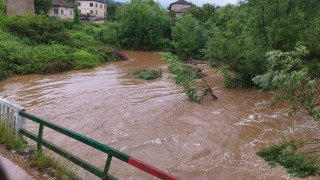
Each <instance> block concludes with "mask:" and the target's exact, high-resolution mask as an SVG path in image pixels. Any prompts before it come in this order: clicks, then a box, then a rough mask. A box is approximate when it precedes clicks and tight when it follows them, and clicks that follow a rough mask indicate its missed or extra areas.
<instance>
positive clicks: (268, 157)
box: [257, 140, 320, 178]
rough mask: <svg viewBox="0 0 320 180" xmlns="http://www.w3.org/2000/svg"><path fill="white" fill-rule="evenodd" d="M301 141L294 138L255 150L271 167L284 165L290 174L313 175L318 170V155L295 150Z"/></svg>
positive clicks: (301, 176) (319, 168)
mask: <svg viewBox="0 0 320 180" xmlns="http://www.w3.org/2000/svg"><path fill="white" fill-rule="evenodd" d="M299 146H301V143H300V144H299V143H297V142H295V141H294V140H290V141H289V142H284V143H281V144H279V145H274V146H271V147H269V148H265V149H262V150H260V151H259V152H257V155H258V156H260V157H262V158H264V159H265V161H267V162H268V163H269V164H270V166H271V167H276V166H277V165H278V164H279V165H281V166H284V167H285V168H286V169H287V171H288V173H290V174H291V175H292V176H295V177H300V178H304V177H307V176H314V175H315V174H316V173H318V172H319V170H320V166H319V157H318V156H315V155H309V154H306V153H304V152H297V149H298V147H299Z"/></svg>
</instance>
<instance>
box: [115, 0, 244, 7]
mask: <svg viewBox="0 0 320 180" xmlns="http://www.w3.org/2000/svg"><path fill="white" fill-rule="evenodd" d="M114 1H118V2H129V1H130V0H114ZM155 1H158V2H159V3H160V4H161V5H162V7H164V8H167V7H168V6H169V5H170V4H171V3H173V2H176V1H177V0H155ZM186 1H188V2H190V1H191V3H192V4H195V5H197V6H202V5H203V4H207V3H209V4H215V5H216V6H225V5H226V4H237V2H238V0H186Z"/></svg>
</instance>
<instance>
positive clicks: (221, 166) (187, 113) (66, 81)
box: [0, 51, 320, 180]
mask: <svg viewBox="0 0 320 180" xmlns="http://www.w3.org/2000/svg"><path fill="white" fill-rule="evenodd" d="M124 53H125V54H127V55H128V56H129V57H130V58H132V59H133V60H131V61H120V62H112V63H107V64H105V65H103V66H100V67H97V68H94V69H90V70H81V71H71V72H67V73H64V74H55V75H27V76H18V77H14V78H10V79H8V80H6V81H3V82H1V83H0V96H1V97H3V98H5V99H8V100H9V101H11V102H13V103H16V104H19V105H21V106H23V107H25V108H26V110H27V112H29V113H31V114H34V115H36V116H39V117H43V118H44V119H46V120H49V121H52V122H54V123H56V124H59V125H61V126H64V127H66V128H69V129H71V130H73V131H76V132H78V133H80V134H83V135H85V136H88V137H90V138H93V139H95V140H97V141H100V142H102V143H104V144H106V145H108V146H111V147H113V148H115V149H117V150H120V151H122V152H124V153H127V154H129V155H131V156H133V157H135V158H137V159H140V160H142V161H145V162H147V163H149V164H151V165H153V166H155V167H157V168H160V169H162V170H165V171H167V172H169V173H171V174H173V175H175V176H178V177H180V178H182V179H190V180H193V179H204V180H205V179H210V180H211V179H291V178H292V177H290V175H288V174H287V173H286V171H285V170H283V169H281V168H273V169H270V167H269V166H268V164H267V163H265V162H264V160H263V159H262V158H260V157H258V156H257V155H255V154H256V152H257V151H258V150H259V149H261V148H262V147H267V146H269V145H273V144H275V143H277V142H280V141H283V140H288V139H290V138H302V139H310V138H315V137H319V135H320V133H319V131H318V129H319V123H318V122H316V121H314V120H312V119H311V118H310V117H308V116H306V115H299V114H298V115H293V116H287V115H286V113H285V112H286V111H287V109H286V108H284V107H279V108H276V109H274V110H272V109H271V108H270V103H271V101H272V93H270V92H266V93H260V94H259V93H258V92H256V90H252V89H226V88H224V87H223V77H222V75H221V73H219V72H217V71H216V70H214V69H212V68H209V67H206V66H204V65H203V66H200V67H201V68H203V69H204V70H203V72H204V73H205V74H207V75H208V76H207V77H205V79H206V81H207V82H208V84H209V85H210V86H211V87H212V88H213V90H214V92H215V93H216V95H217V96H218V98H219V99H218V100H209V99H206V100H205V101H204V102H203V103H202V104H197V103H193V102H190V101H189V100H188V99H187V96H186V95H185V94H184V93H183V92H182V88H180V87H177V86H176V85H175V83H174V81H173V80H171V79H169V78H168V77H169V76H170V74H169V73H168V72H167V70H166V68H167V66H168V64H166V63H165V62H163V61H162V60H161V56H160V55H159V54H158V53H156V52H132V51H125V52H124ZM137 68H145V69H158V68H162V69H163V77H162V78H160V79H156V80H152V81H145V80H139V79H135V78H132V77H129V76H127V73H130V72H132V71H134V70H135V69H137ZM25 127H26V128H27V129H29V130H32V131H34V132H36V131H37V128H38V126H37V125H36V124H33V123H31V122H30V121H27V124H26V125H25ZM44 138H46V139H48V140H49V141H51V142H54V143H55V144H57V145H59V146H61V147H63V148H65V149H67V150H68V151H70V152H72V153H74V154H76V155H77V156H80V157H82V158H83V159H85V160H87V161H89V162H91V163H93V164H94V165H96V166H98V167H100V168H101V169H103V167H104V164H105V160H106V157H107V156H106V155H105V154H103V153H101V152H99V151H96V150H94V149H92V148H90V147H87V146H85V145H83V144H82V143H79V142H77V141H75V140H72V139H70V138H67V137H65V136H63V135H60V134H58V133H56V132H54V131H51V130H49V129H45V130H44ZM110 174H112V175H114V176H115V177H117V178H119V179H152V176H149V175H147V174H146V173H144V172H142V171H140V170H138V169H135V168H133V167H130V166H128V165H126V164H125V163H122V162H120V161H118V160H115V159H113V161H112V163H111V169H110ZM310 179H317V177H313V178H310Z"/></svg>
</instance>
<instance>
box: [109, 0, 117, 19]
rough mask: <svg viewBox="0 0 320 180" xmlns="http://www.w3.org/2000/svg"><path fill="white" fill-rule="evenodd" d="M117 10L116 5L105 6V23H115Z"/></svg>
mask: <svg viewBox="0 0 320 180" xmlns="http://www.w3.org/2000/svg"><path fill="white" fill-rule="evenodd" d="M117 9H118V5H117V4H116V3H113V2H111V3H108V6H107V14H106V20H107V21H115V20H116V11H117Z"/></svg>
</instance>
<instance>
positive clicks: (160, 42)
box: [116, 0, 171, 50]
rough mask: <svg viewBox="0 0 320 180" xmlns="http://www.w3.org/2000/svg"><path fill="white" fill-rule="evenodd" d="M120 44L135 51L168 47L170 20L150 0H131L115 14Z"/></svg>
mask: <svg viewBox="0 0 320 180" xmlns="http://www.w3.org/2000/svg"><path fill="white" fill-rule="evenodd" d="M116 19H117V20H118V22H119V23H120V24H119V27H118V29H117V31H118V35H119V39H120V40H121V41H120V44H121V46H122V47H124V48H129V49H135V50H158V49H162V48H164V47H167V46H169V44H168V41H166V40H165V39H168V38H169V37H170V27H171V20H170V17H169V16H168V14H167V13H166V12H165V11H164V10H163V9H161V8H160V5H159V4H158V3H155V2H154V1H152V0H131V2H130V3H129V4H125V5H123V6H122V7H121V8H120V9H119V10H118V11H117V13H116Z"/></svg>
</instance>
